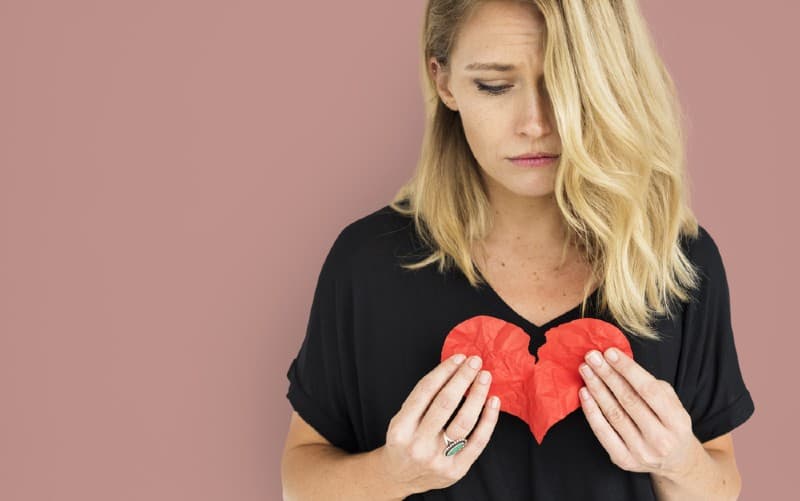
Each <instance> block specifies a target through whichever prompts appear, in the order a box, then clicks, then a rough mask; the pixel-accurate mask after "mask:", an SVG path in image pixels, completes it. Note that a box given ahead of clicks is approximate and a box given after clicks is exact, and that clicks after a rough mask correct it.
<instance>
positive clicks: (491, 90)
mask: <svg viewBox="0 0 800 501" xmlns="http://www.w3.org/2000/svg"><path fill="white" fill-rule="evenodd" d="M475 83H476V84H477V85H478V90H479V91H481V92H485V93H487V94H490V95H492V96H497V95H498V94H502V93H504V92H505V91H506V90H508V89H510V88H511V87H512V86H511V85H500V86H498V87H494V86H491V85H485V84H482V83H480V82H475Z"/></svg>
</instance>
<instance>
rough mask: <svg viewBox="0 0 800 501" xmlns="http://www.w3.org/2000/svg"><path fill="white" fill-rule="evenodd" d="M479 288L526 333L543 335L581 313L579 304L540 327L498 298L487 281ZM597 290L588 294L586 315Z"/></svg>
mask: <svg viewBox="0 0 800 501" xmlns="http://www.w3.org/2000/svg"><path fill="white" fill-rule="evenodd" d="M480 287H481V288H483V289H484V290H485V292H486V294H488V295H489V296H490V298H491V299H492V300H493V301H494V302H495V303H496V304H497V305H498V306H499V307H500V308H502V309H503V310H505V311H506V313H508V314H509V315H511V316H512V317H514V318H515V319H516V322H514V323H517V325H519V326H523V325H524V328H523V330H524V331H526V332H538V333H543V332H545V331H547V330H548V329H550V328H551V327H554V326H556V325H558V324H561V323H564V322H567V321H569V320H574V319H577V318H578V315H579V314H580V311H581V303H578V304H577V305H575V306H573V307H572V308H570V309H569V310H567V311H565V312H564V313H561V314H559V315H557V316H555V317H553V318H551V319H550V320H548V321H546V322H545V323H543V324H541V325H536V324H535V323H533V322H531V321H530V320H528V319H527V318H525V317H523V316H522V315H521V314H520V313H519V312H517V310H515V309H514V308H512V307H511V306H510V305H509V304H508V303H507V302H506V301H505V300H504V299H503V298H502V297H500V294H498V293H497V291H495V290H494V288H493V287H492V286H491V285H489V282H488V281H486V280H484V283H483V284H482V285H481V286H480ZM599 289H600V288H599V287H595V289H594V290H593V291H592V293H591V294H589V296H588V297H587V298H586V312H587V313H588V312H590V311H594V304H595V303H594V302H595V300H596V297H597V293H598V291H599Z"/></svg>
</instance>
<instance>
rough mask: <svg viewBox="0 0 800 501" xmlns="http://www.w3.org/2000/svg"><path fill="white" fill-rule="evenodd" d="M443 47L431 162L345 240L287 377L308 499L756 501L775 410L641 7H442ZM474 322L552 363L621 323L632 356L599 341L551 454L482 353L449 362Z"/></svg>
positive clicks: (432, 6) (296, 487) (448, 3)
mask: <svg viewBox="0 0 800 501" xmlns="http://www.w3.org/2000/svg"><path fill="white" fill-rule="evenodd" d="M423 55H424V59H423V61H424V62H425V66H424V68H425V72H424V75H425V80H424V83H425V90H426V92H427V98H428V99H427V105H428V108H427V117H426V118H427V122H426V131H425V137H424V142H423V151H422V155H421V157H420V163H419V165H418V169H417V171H416V173H415V176H414V177H413V179H411V180H410V181H409V183H408V184H406V185H405V186H404V187H403V188H402V189H401V190H400V191H399V192H398V194H397V196H396V197H395V199H394V200H393V201H392V203H391V204H389V205H387V206H386V207H383V208H381V209H379V210H377V211H375V212H372V213H371V214H368V215H366V216H364V217H362V218H360V219H359V220H357V221H355V222H353V223H351V224H349V225H348V226H347V227H346V228H344V229H343V230H342V232H341V233H340V234H339V236H338V238H337V239H336V241H335V242H334V244H333V246H332V248H331V249H330V252H329V253H328V256H327V258H326V260H325V263H324V264H323V267H322V270H321V272H320V275H319V282H318V284H317V288H316V291H315V296H314V302H313V305H312V309H311V316H310V320H309V324H308V330H307V332H306V337H305V339H304V341H303V344H302V346H301V348H300V352H299V353H298V355H297V357H296V358H295V360H293V361H292V364H291V366H290V368H289V371H288V374H287V376H288V378H289V381H290V387H289V392H288V394H287V397H288V398H289V400H290V401H291V403H292V405H293V407H294V409H295V412H294V413H293V415H292V421H291V424H290V431H289V436H288V438H287V442H286V446H285V450H284V457H283V462H282V476H283V484H284V496H285V497H286V499H371V500H377V499H402V498H406V499H442V500H444V499H447V500H466V499H471V500H472V499H475V500H478V499H481V500H482V499H486V500H495V499H497V500H528V499H537V500H561V499H564V500H578V499H580V500H634V499H635V500H646V499H681V500H684V499H700V498H702V499H704V500H711V499H731V498H735V497H736V496H737V495H738V493H739V491H740V488H741V480H740V477H739V473H738V471H737V468H736V462H735V458H734V452H733V442H732V438H731V434H730V432H731V431H732V430H733V429H734V428H735V427H737V426H739V425H740V424H742V423H743V422H744V421H746V420H747V419H748V418H749V417H750V416H751V415H752V414H753V412H754V405H753V401H752V399H751V397H750V394H749V392H748V390H747V387H746V386H745V384H744V381H743V379H742V375H741V372H740V369H739V365H738V360H737V354H736V349H735V344H734V339H733V332H732V329H731V325H730V310H729V297H728V288H727V281H726V277H725V270H724V266H723V263H722V260H721V256H720V253H719V250H718V249H717V247H716V245H715V243H714V241H713V239H712V238H711V236H710V235H709V233H708V232H707V231H706V230H705V229H704V228H703V227H702V226H700V225H699V224H698V223H697V221H696V219H695V218H694V216H693V215H692V212H691V210H690V209H689V207H688V206H687V203H688V196H687V194H686V191H687V190H686V179H685V174H684V160H683V155H684V149H683V148H684V146H683V136H682V132H681V123H680V119H681V115H680V108H679V107H678V105H677V98H676V92H675V88H674V85H673V83H672V81H671V79H670V77H669V75H668V73H667V71H666V69H665V67H664V65H663V63H662V62H661V60H660V58H659V57H658V55H657V53H656V52H655V49H654V46H653V43H652V41H651V39H650V38H649V35H648V34H647V30H646V25H645V23H644V21H643V19H642V17H641V14H640V13H639V11H638V7H637V5H636V2H635V1H634V0H592V1H577V0H560V1H556V0H532V1H475V0H430V1H429V3H428V5H427V10H426V16H425V26H424V30H423ZM532 156H533V157H539V158H538V159H533V160H532V159H531V158H528V159H525V158H524V157H532ZM518 157H522V158H518ZM545 157H547V158H545ZM476 315H490V316H493V317H496V318H498V319H501V320H503V321H505V322H510V323H513V324H515V325H516V326H518V327H520V328H521V329H523V330H524V332H525V333H527V334H528V335H529V336H530V347H529V348H530V353H533V354H535V353H537V350H538V349H539V348H540V347H541V346H542V345H543V344H544V343H545V341H546V338H545V335H544V334H545V332H546V331H548V330H549V329H551V328H553V327H556V326H558V325H559V324H563V323H565V322H569V321H571V320H575V319H578V318H581V317H591V318H598V319H602V320H605V321H607V322H609V323H612V324H614V325H615V326H618V327H619V328H620V329H621V331H622V332H623V333H624V334H625V336H626V338H627V339H628V340H629V341H630V347H631V350H632V355H633V356H632V357H629V356H627V355H626V354H624V353H620V354H619V356H618V358H617V360H616V361H612V360H611V358H610V355H611V353H610V350H609V351H607V352H606V353H596V350H592V352H595V354H597V355H600V357H599V360H600V362H601V363H600V365H599V366H595V365H594V364H593V363H592V362H591V357H590V355H591V352H590V353H587V354H586V355H587V356H586V363H585V364H581V366H580V373H581V378H583V379H582V381H583V382H584V383H585V384H584V388H583V389H585V390H587V391H586V392H585V393H586V395H587V397H586V398H583V396H582V397H581V399H580V410H578V409H576V410H575V411H574V412H571V413H570V414H568V415H567V416H566V417H564V418H563V419H562V420H560V421H559V422H557V423H555V424H554V425H553V426H552V427H551V428H550V429H549V431H548V432H547V434H546V436H545V438H544V439H543V440H542V441H541V443H539V441H537V440H534V437H533V436H532V435H531V431H530V429H529V427H528V424H527V423H526V422H525V421H524V420H522V419H520V418H519V417H517V416H515V415H512V414H509V413H507V412H502V411H503V403H502V402H500V403H499V406H498V407H493V406H492V405H491V403H492V400H493V399H491V398H489V397H491V396H493V395H491V394H490V392H489V388H490V384H491V383H490V381H491V374H486V371H481V370H480V369H479V367H480V360H478V361H477V362H478V364H477V366H475V367H473V366H472V365H470V364H469V363H458V362H457V361H456V360H454V359H452V358H448V359H445V360H440V356H441V355H442V353H443V351H442V346H443V342H444V340H445V338H446V336H447V334H448V333H449V332H450V331H451V329H452V328H453V327H454V326H455V325H457V324H459V323H460V322H462V321H463V320H465V319H468V318H471V317H474V316H476ZM462 358H463V357H462ZM512 369H513V368H512ZM586 369H589V370H588V371H587V370H586ZM584 371H585V372H584ZM479 374H480V375H482V376H483V377H478V376H479ZM468 390H469V394H468V396H467V397H466V398H465V399H463V402H462V397H464V395H465V394H466V392H467V391H468ZM563 391H566V390H563ZM571 391H574V389H573V390H571ZM581 393H582V394H583V393H584V392H583V391H581ZM320 472H325V473H326V474H325V475H320V474H319V473H320Z"/></svg>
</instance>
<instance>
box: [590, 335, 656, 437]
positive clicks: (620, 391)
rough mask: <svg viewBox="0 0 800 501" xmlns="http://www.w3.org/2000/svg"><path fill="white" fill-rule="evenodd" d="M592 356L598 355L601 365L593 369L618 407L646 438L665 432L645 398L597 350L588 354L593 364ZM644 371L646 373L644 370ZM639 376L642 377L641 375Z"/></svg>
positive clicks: (648, 375) (652, 379) (648, 377)
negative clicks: (609, 391) (620, 407)
mask: <svg viewBox="0 0 800 501" xmlns="http://www.w3.org/2000/svg"><path fill="white" fill-rule="evenodd" d="M592 355H597V361H598V362H599V364H595V365H593V367H592V369H593V370H594V372H595V373H596V374H597V375H599V377H600V379H602V380H603V382H604V383H605V385H606V386H607V387H608V389H609V390H611V393H613V395H614V397H615V399H614V400H615V401H616V402H618V404H617V405H620V406H622V408H623V409H624V412H625V413H627V414H628V415H629V416H630V417H631V419H633V421H634V423H636V426H637V427H638V428H639V430H640V431H641V433H642V434H643V435H644V436H646V437H655V436H657V434H660V433H662V432H663V431H664V425H663V424H662V423H661V420H660V419H659V418H658V415H656V413H655V412H654V411H653V409H651V408H650V406H649V405H648V404H647V402H645V401H644V398H642V396H641V395H640V394H639V392H638V391H637V390H636V388H634V387H633V386H632V385H631V383H630V382H628V380H627V379H626V378H625V377H624V376H623V375H622V374H620V373H619V372H617V370H616V369H615V368H613V367H611V365H609V363H608V362H607V361H606V360H604V359H603V356H602V355H601V354H600V353H599V352H597V351H596V350H592V351H590V352H589V353H588V354H587V357H586V360H587V361H590V363H592V362H591V361H592ZM629 360H630V359H629ZM640 368H641V367H640ZM642 370H643V371H644V369H642ZM644 374H645V377H646V378H647V379H648V380H649V381H655V380H656V379H655V378H654V377H653V376H652V375H650V374H649V373H648V372H647V371H644ZM639 376H641V374H640V375H639ZM598 402H599V404H600V408H601V409H605V407H603V402H602V401H600V400H598ZM612 424H614V423H612ZM629 445H630V444H629Z"/></svg>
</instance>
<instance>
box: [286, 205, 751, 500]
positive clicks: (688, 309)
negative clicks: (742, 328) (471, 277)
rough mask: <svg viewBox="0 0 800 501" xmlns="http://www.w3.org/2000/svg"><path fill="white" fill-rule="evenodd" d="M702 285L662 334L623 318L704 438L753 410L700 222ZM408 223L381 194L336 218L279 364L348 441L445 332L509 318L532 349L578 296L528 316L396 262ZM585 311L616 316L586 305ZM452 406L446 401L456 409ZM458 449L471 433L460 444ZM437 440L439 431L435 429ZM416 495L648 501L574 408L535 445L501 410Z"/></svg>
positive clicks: (410, 240)
mask: <svg viewBox="0 0 800 501" xmlns="http://www.w3.org/2000/svg"><path fill="white" fill-rule="evenodd" d="M684 245H685V246H686V247H685V248H686V249H687V251H688V256H689V258H690V259H691V261H692V262H693V263H694V264H696V265H697V266H699V268H700V271H701V276H702V283H701V287H700V289H699V290H697V291H694V296H695V299H694V300H693V301H691V302H688V303H683V304H682V305H681V306H682V308H681V309H680V311H679V312H678V314H677V315H675V316H674V317H673V318H672V319H667V318H666V317H660V318H658V319H657V320H656V323H655V324H654V327H655V328H656V329H657V331H658V332H659V333H660V334H661V335H662V337H663V340H662V341H649V340H643V339H640V338H638V337H635V336H632V335H630V334H629V333H628V332H626V331H625V330H624V329H621V330H622V332H623V333H624V334H625V335H626V337H627V338H628V340H629V341H630V344H631V349H632V351H633V355H634V357H633V358H634V359H635V360H636V361H637V362H638V363H639V364H640V365H641V366H642V367H644V368H645V369H646V370H647V371H648V372H650V373H651V374H652V375H654V376H655V377H656V378H658V379H663V380H666V381H668V382H669V383H670V384H672V385H673V387H674V388H675V390H676V393H677V395H678V396H679V398H680V400H681V402H682V403H683V405H684V407H685V408H686V409H687V411H688V412H689V414H690V415H691V418H692V424H693V430H694V433H695V435H696V436H697V438H698V439H699V440H700V441H701V442H706V441H708V440H711V439H712V438H715V437H718V436H720V435H722V434H725V433H727V432H729V431H731V430H733V429H734V428H736V427H737V426H739V425H740V424H742V423H744V422H745V421H746V420H747V419H748V418H749V417H750V416H751V415H752V414H753V412H754V405H753V400H752V398H751V396H750V393H749V391H748V390H747V388H746V386H745V384H744V381H743V379H742V375H741V372H740V369H739V363H738V359H737V354H736V348H735V345H734V339H733V332H732V330H731V321H730V307H729V294H728V286H727V280H726V276H725V270H724V267H723V263H722V259H721V257H720V253H719V250H718V249H717V246H716V244H715V243H714V241H713V240H712V238H711V236H710V235H709V234H708V232H707V231H706V230H705V229H704V228H703V227H702V226H701V227H700V236H699V238H697V239H692V240H688V239H687V240H684ZM426 250H427V249H426V248H424V247H423V245H422V244H421V243H420V240H419V239H418V237H417V236H416V234H415V232H414V225H413V221H412V220H411V219H410V218H407V217H404V216H402V215H401V214H398V213H397V212H395V211H393V210H392V209H391V208H390V207H388V206H385V207H383V208H381V209H378V210H376V211H374V212H372V213H371V214H368V215H367V216H364V217H362V218H360V219H358V220H356V221H354V222H352V223H350V224H349V225H347V226H346V227H345V228H344V229H343V230H342V231H341V232H340V233H339V235H338V237H337V238H336V240H335V242H334V243H333V245H332V247H331V248H330V251H329V252H328V255H327V257H326V259H325V261H324V264H323V265H322V269H321V271H320V273H319V278H318V283H317V286H316V290H315V293H314V298H313V303H312V306H311V313H310V317H309V321H308V327H307V331H306V335H305V338H304V340H303V342H302V345H301V346H300V350H299V353H298V354H297V357H296V358H295V359H294V360H292V362H291V365H290V366H289V370H288V373H287V377H288V379H289V389H288V393H287V398H288V399H289V401H290V402H291V404H292V406H293V407H294V409H295V410H296V411H297V412H298V414H300V416H302V417H303V419H304V420H306V421H307V422H308V423H309V424H310V425H311V426H313V427H314V428H315V429H316V430H317V431H318V432H319V433H320V434H322V435H323V436H324V437H325V438H327V439H328V440H329V441H330V442H331V443H332V444H333V445H335V446H336V447H339V448H341V449H343V450H345V451H348V452H359V451H369V450H372V449H375V448H377V447H380V446H382V445H383V444H384V443H385V441H386V430H387V429H388V426H389V421H390V419H391V418H392V417H393V416H394V415H395V414H396V413H397V412H398V411H399V409H400V406H401V405H402V403H403V401H404V400H405V399H406V397H407V396H408V394H409V393H410V392H411V390H412V389H413V388H414V386H415V385H416V383H417V382H418V381H419V380H420V379H421V378H422V377H423V376H424V375H425V374H427V373H428V372H430V371H431V370H432V369H433V368H434V367H435V366H436V365H438V364H439V363H440V358H441V352H442V345H443V342H444V339H445V337H446V335H447V334H448V332H449V331H450V330H451V329H452V328H453V327H454V326H455V325H457V324H459V323H460V322H462V321H463V320H465V319H467V318H470V317H473V316H475V315H491V316H494V317H497V318H500V319H503V320H505V321H508V322H513V323H515V324H516V325H518V326H520V327H521V328H522V329H523V330H524V331H525V332H526V333H527V334H528V335H529V336H530V338H531V342H530V351H531V353H536V351H537V350H538V348H539V347H540V346H541V345H542V344H543V343H544V341H545V336H544V333H545V331H546V330H548V329H549V328H551V327H555V326H556V325H558V324H561V323H564V322H568V321H570V320H574V319H576V318H579V315H580V305H576V306H575V307H574V308H573V309H571V310H570V311H568V312H565V313H563V314H561V315H559V316H558V317H556V318H554V319H552V320H550V321H549V322H547V323H545V324H544V325H540V326H537V325H534V324H532V323H531V322H529V321H527V320H526V319H525V318H523V317H522V316H520V315H519V314H518V313H517V312H515V311H514V310H513V309H511V307H510V306H508V304H506V303H505V302H504V301H503V300H502V299H501V298H500V296H498V295H497V293H496V292H495V291H494V290H493V289H492V288H491V287H489V286H481V287H480V288H478V289H474V288H472V287H471V286H470V284H469V282H468V281H467V279H466V277H465V276H464V275H463V273H461V271H460V270H458V269H457V268H454V269H453V270H450V271H448V272H446V273H440V272H439V271H438V269H437V265H431V266H427V267H425V268H422V269H419V270H406V269H403V268H401V267H400V264H402V263H410V262H416V261H419V259H420V258H421V257H423V256H424V255H426V252H425V251H426ZM596 294H597V291H595V292H594V293H593V294H592V295H591V296H590V298H589V301H588V305H587V313H586V316H589V317H595V318H601V319H603V320H605V321H608V322H611V323H612V324H614V325H616V326H618V327H619V325H618V324H617V323H616V322H614V320H613V319H612V318H610V317H609V316H608V314H606V315H600V314H598V313H597V309H596V302H595V301H596ZM454 414H455V413H454ZM467 447H469V443H467ZM442 448H443V449H444V442H443V441H442ZM406 499H413V500H422V499H425V500H458V501H466V500H476V501H477V500H481V501H483V500H503V501H517V500H520V501H521V500H530V499H537V500H540V501H543V500H544V501H548V500H577V499H580V500H604V501H607V500H615V501H623V500H651V499H655V494H654V491H653V487H652V484H651V480H650V475H649V474H648V473H641V472H638V473H637V472H629V471H626V470H623V469H621V468H619V467H618V466H616V465H615V464H614V463H612V462H611V459H610V457H609V455H608V453H607V452H606V451H605V449H604V448H603V446H602V445H601V444H600V442H599V441H598V440H597V437H596V436H595V435H594V433H593V432H592V430H591V428H590V426H589V423H588V421H587V420H586V417H585V415H584V413H583V410H582V409H581V408H578V409H577V410H575V411H573V412H572V413H570V414H568V415H567V416H566V417H565V418H564V419H562V420H561V421H558V422H557V423H555V424H554V425H553V426H552V427H551V428H550V429H549V430H548V432H547V434H546V435H545V437H544V439H543V441H542V443H541V444H538V443H537V442H536V439H535V438H534V437H533V435H532V433H531V430H530V428H529V427H528V424H527V423H526V422H525V421H523V420H521V419H520V418H518V417H517V416H514V415H512V414H508V413H506V412H503V411H501V412H500V414H499V417H498V422H497V424H496V426H495V429H494V431H493V432H492V436H491V438H490V440H489V443H488V445H487V446H486V448H485V449H484V450H483V451H482V452H481V455H480V456H479V458H478V459H477V461H476V462H475V463H473V465H472V466H471V468H470V469H469V471H468V472H467V474H466V475H465V476H464V477H463V478H461V479H460V480H459V481H458V482H456V483H455V484H453V485H451V486H450V487H448V488H446V489H435V490H430V491H427V492H424V493H419V494H415V495H413V496H410V497H408V498H406Z"/></svg>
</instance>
